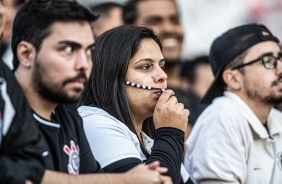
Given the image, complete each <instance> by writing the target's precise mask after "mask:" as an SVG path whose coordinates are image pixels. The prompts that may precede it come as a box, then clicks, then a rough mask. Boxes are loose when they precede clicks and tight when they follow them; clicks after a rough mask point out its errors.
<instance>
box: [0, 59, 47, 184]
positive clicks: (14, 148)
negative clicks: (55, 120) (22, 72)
mask: <svg viewBox="0 0 282 184" xmlns="http://www.w3.org/2000/svg"><path fill="white" fill-rule="evenodd" d="M0 78H1V79H2V84H0V85H2V86H0V88H1V87H3V85H4V84H6V85H7V88H6V90H4V88H1V95H0V96H1V98H2V99H1V101H2V102H1V103H2V107H3V108H2V109H0V110H1V114H2V116H3V119H2V120H3V121H2V124H3V125H4V124H6V123H7V124H10V127H9V129H8V131H7V132H6V133H3V132H2V133H3V136H2V141H1V144H0V181H1V183H25V180H30V181H32V182H33V183H40V181H41V179H42V176H43V173H44V165H43V164H44V163H43V160H42V157H41V153H42V150H43V149H42V148H43V147H42V142H41V141H42V138H41V136H40V135H39V133H38V130H37V128H36V126H35V124H34V122H33V117H32V114H31V109H30V107H29V105H28V103H27V101H26V99H25V97H24V95H23V92H22V91H21V88H20V86H19V85H18V83H17V81H16V79H15V78H14V75H13V74H12V72H11V71H10V69H9V68H8V67H6V66H5V65H4V64H3V63H2V62H1V61H0ZM3 95H6V96H5V98H3ZM6 99H9V100H8V101H7V100H6ZM8 103H9V104H8ZM7 105H10V107H12V109H14V110H15V114H14V115H12V118H11V119H10V121H4V118H5V116H9V115H11V114H12V113H11V112H8V113H6V112H5V110H7V109H8V108H5V107H7ZM0 123H1V122H0ZM2 131H4V130H3V129H2Z"/></svg>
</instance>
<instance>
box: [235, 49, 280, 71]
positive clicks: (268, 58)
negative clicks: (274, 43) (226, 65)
mask: <svg viewBox="0 0 282 184" xmlns="http://www.w3.org/2000/svg"><path fill="white" fill-rule="evenodd" d="M281 59H282V53H279V54H278V57H275V56H273V55H272V53H267V54H264V55H262V56H260V57H259V58H257V59H255V60H253V61H250V62H247V63H244V64H241V65H239V66H235V67H233V68H232V69H231V70H236V69H238V68H242V67H244V66H247V65H251V64H253V63H255V62H257V61H262V64H263V66H264V67H265V68H266V69H276V67H277V61H278V60H279V61H280V62H281Z"/></svg>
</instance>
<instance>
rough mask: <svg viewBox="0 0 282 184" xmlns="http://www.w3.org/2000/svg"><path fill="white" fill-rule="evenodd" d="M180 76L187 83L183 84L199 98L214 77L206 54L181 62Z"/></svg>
mask: <svg viewBox="0 0 282 184" xmlns="http://www.w3.org/2000/svg"><path fill="white" fill-rule="evenodd" d="M181 76H182V80H183V81H184V82H185V81H186V82H187V83H188V84H187V85H184V86H189V87H188V88H189V89H190V90H192V91H193V92H194V93H195V94H196V95H198V96H199V97H200V98H201V97H202V96H204V94H205V93H206V91H207V90H208V87H209V86H210V85H211V83H212V81H213V79H214V76H213V73H212V69H211V66H210V63H209V58H208V56H202V57H198V58H196V59H194V60H192V61H187V62H185V63H183V66H182V71H181ZM184 82H183V83H184Z"/></svg>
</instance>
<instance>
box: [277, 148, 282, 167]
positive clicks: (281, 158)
mask: <svg viewBox="0 0 282 184" xmlns="http://www.w3.org/2000/svg"><path fill="white" fill-rule="evenodd" d="M277 157H278V159H277V160H278V161H277V162H278V167H279V169H280V170H282V152H279V153H277Z"/></svg>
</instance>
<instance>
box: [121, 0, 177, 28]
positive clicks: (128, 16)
mask: <svg viewBox="0 0 282 184" xmlns="http://www.w3.org/2000/svg"><path fill="white" fill-rule="evenodd" d="M141 1H149V0H129V1H127V2H126V3H125V5H124V6H123V14H122V18H123V21H124V23H125V24H134V22H135V20H136V18H137V8H136V7H137V4H138V3H139V2H141ZM171 1H173V2H175V0H171ZM164 11H165V10H164Z"/></svg>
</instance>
